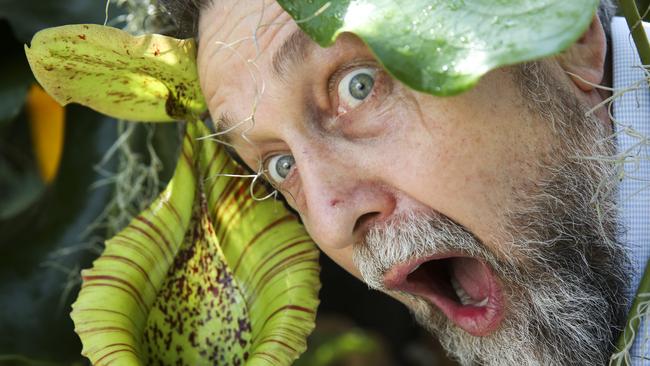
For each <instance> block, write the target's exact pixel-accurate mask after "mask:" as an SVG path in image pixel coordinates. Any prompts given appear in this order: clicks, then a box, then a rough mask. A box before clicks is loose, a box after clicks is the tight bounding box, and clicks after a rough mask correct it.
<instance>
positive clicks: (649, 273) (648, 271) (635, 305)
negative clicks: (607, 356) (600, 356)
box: [616, 260, 650, 352]
mask: <svg viewBox="0 0 650 366" xmlns="http://www.w3.org/2000/svg"><path fill="white" fill-rule="evenodd" d="M649 264H650V260H648V262H647V263H646V266H645V272H643V278H641V283H640V284H639V288H638V289H637V291H636V296H635V297H634V301H633V302H632V307H631V308H630V312H629V313H628V314H627V320H626V321H625V328H623V331H622V332H621V335H620V336H619V337H618V341H617V342H616V352H621V351H622V350H623V349H625V346H626V345H628V344H631V343H632V342H633V341H634V339H632V337H633V336H634V334H637V330H638V329H639V324H640V323H641V318H640V317H639V305H640V304H641V303H642V302H647V301H648V298H647V297H645V298H644V296H641V295H642V294H645V295H647V294H650V265H649Z"/></svg>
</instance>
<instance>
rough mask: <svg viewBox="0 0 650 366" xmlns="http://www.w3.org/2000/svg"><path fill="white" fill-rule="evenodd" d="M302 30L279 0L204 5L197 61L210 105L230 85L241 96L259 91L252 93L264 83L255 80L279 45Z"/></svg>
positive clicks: (219, 0)
mask: <svg viewBox="0 0 650 366" xmlns="http://www.w3.org/2000/svg"><path fill="white" fill-rule="evenodd" d="M297 30H298V26H297V25H296V23H295V22H294V21H293V20H292V19H291V17H290V16H289V14H287V13H286V12H285V11H284V10H283V9H282V8H281V7H280V6H279V5H278V4H277V3H276V2H275V1H269V0H243V1H241V0H239V1H238V0H214V1H213V3H212V4H211V5H210V6H208V7H207V8H206V9H204V10H203V11H202V13H201V17H200V22H199V54H198V64H199V75H200V77H201V86H202V88H203V92H204V94H205V96H206V98H207V99H208V103H209V105H210V107H211V109H213V108H214V107H216V106H215V104H216V103H217V102H214V101H213V102H210V98H221V97H222V96H223V95H227V94H229V93H228V92H229V91H230V92H234V91H236V93H237V94H238V95H239V96H240V97H242V98H251V97H254V96H253V95H250V94H251V93H253V94H254V93H255V92H256V88H257V89H259V87H260V86H259V85H251V82H252V83H257V84H259V83H261V82H262V80H263V79H264V78H265V77H266V76H267V75H268V73H269V71H270V70H269V69H270V67H271V66H272V56H273V54H274V51H275V50H276V49H277V48H279V47H280V45H281V44H282V42H283V40H285V39H286V38H287V37H289V36H290V35H291V34H292V33H295V32H296V31H297ZM247 85H248V86H249V87H246V86H247ZM253 86H255V87H256V88H253ZM229 89H230V90H229ZM249 100H250V99H249Z"/></svg>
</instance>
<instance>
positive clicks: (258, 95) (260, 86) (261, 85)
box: [198, 0, 332, 201]
mask: <svg viewBox="0 0 650 366" xmlns="http://www.w3.org/2000/svg"><path fill="white" fill-rule="evenodd" d="M261 5H262V6H261V10H260V15H259V18H258V20H257V24H256V26H255V29H254V30H253V35H252V36H250V37H244V38H241V39H237V40H235V41H233V42H225V41H215V42H214V44H215V45H218V46H221V47H219V48H218V50H217V52H219V51H221V50H223V49H227V50H230V51H231V52H232V53H233V54H234V55H235V56H237V57H238V58H239V59H240V60H242V62H244V63H245V65H246V69H247V71H248V73H249V75H250V78H251V81H252V85H255V96H254V98H253V105H252V106H251V113H250V114H249V115H248V117H246V118H244V119H242V120H241V121H239V122H237V123H235V124H234V125H232V126H230V127H228V128H227V129H225V130H222V131H218V132H215V133H213V134H210V135H206V136H203V137H200V138H199V139H198V140H206V139H212V140H213V141H214V142H216V143H219V144H222V145H224V146H228V147H230V148H232V149H234V148H235V147H234V146H233V145H232V144H230V143H228V142H226V141H223V140H220V139H218V138H217V137H219V136H223V135H226V134H229V133H231V132H233V131H235V130H238V129H240V128H242V127H243V126H246V127H245V128H244V129H243V130H242V131H241V132H240V137H241V138H242V140H244V141H245V142H246V143H247V144H249V145H250V146H252V147H254V145H253V143H252V142H251V141H250V139H249V138H248V136H247V133H248V132H250V131H251V130H252V129H253V128H254V127H255V115H256V113H257V108H258V106H259V103H260V101H261V99H262V96H263V95H264V94H265V91H266V82H265V80H264V79H263V78H259V80H258V77H257V76H256V75H261V72H260V68H259V66H258V65H257V63H256V62H257V60H258V59H259V57H260V56H261V51H260V47H259V42H258V41H259V38H258V34H259V31H260V30H262V29H265V28H269V27H272V26H282V25H285V24H287V23H288V22H286V21H285V22H272V23H267V24H263V23H262V22H263V20H264V14H265V12H266V4H265V1H264V0H261ZM331 5H332V3H331V2H327V3H325V4H324V5H323V6H322V7H320V8H319V9H318V10H317V11H316V12H315V13H314V14H312V15H310V16H309V17H307V18H305V19H299V20H297V21H295V23H296V24H300V23H305V22H308V21H310V20H312V19H314V18H315V17H317V16H319V15H321V14H323V13H324V12H325V11H326V10H327V9H329V8H330V6H331ZM246 41H252V42H253V46H254V47H255V56H254V58H252V59H247V58H245V57H244V56H243V55H242V54H241V53H240V52H238V51H237V50H236V49H235V46H237V45H239V44H241V43H244V42H246ZM249 122H250V124H249ZM257 164H258V173H257V174H255V175H236V174H235V175H233V174H219V175H217V176H216V177H211V179H214V178H217V177H229V178H252V181H251V184H250V187H249V192H250V194H251V197H252V198H253V199H254V200H256V201H263V200H267V199H269V198H271V197H273V198H275V199H277V197H278V194H279V192H278V191H277V189H276V190H274V191H273V192H271V193H269V194H268V195H266V196H264V197H256V196H255V183H257V180H258V179H260V178H263V176H264V173H263V169H264V166H263V163H262V158H261V156H259V155H258V157H257Z"/></svg>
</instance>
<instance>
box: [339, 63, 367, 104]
mask: <svg viewBox="0 0 650 366" xmlns="http://www.w3.org/2000/svg"><path fill="white" fill-rule="evenodd" d="M375 74H376V70H375V69H373V68H369V67H363V68H358V69H354V70H352V71H351V72H349V73H347V74H346V75H345V77H344V78H343V79H341V81H340V82H339V86H338V92H339V110H341V109H342V110H346V109H353V108H355V107H357V106H358V105H359V104H361V103H363V101H364V100H365V99H366V98H368V96H370V94H371V93H372V88H373V87H374V86H375Z"/></svg>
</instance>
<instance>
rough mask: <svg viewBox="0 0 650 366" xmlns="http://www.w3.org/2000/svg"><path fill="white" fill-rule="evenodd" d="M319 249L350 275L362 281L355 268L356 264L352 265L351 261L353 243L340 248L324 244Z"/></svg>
mask: <svg viewBox="0 0 650 366" xmlns="http://www.w3.org/2000/svg"><path fill="white" fill-rule="evenodd" d="M320 249H321V250H322V251H323V253H325V254H326V255H327V256H328V257H330V258H331V259H332V260H333V261H334V262H336V264H338V265H339V266H341V267H342V268H343V269H345V270H346V271H348V272H349V273H350V274H351V275H353V276H355V277H356V278H358V279H360V280H362V281H363V279H362V277H361V273H360V272H359V270H358V269H357V266H356V265H354V262H353V261H352V253H353V245H352V244H351V245H349V246H347V247H345V248H342V249H333V248H328V247H326V246H320Z"/></svg>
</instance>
